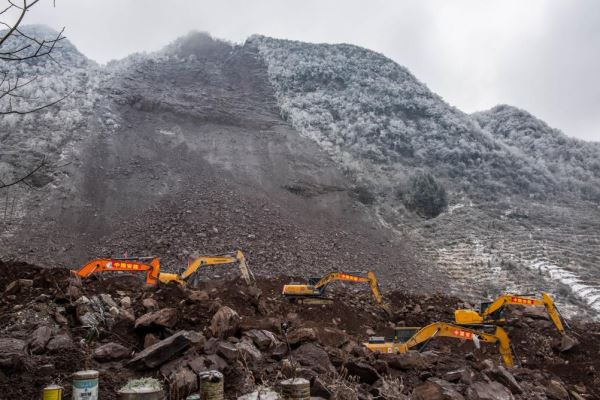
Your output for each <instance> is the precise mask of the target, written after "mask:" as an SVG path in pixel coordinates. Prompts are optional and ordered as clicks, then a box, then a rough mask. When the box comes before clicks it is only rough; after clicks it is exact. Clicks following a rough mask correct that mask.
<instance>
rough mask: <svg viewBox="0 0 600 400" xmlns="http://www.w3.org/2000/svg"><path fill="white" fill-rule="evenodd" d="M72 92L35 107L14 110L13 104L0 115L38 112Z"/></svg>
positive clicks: (53, 104)
mask: <svg viewBox="0 0 600 400" xmlns="http://www.w3.org/2000/svg"><path fill="white" fill-rule="evenodd" d="M71 93H72V92H71ZM71 93H67V94H66V95H64V96H63V97H61V98H60V99H58V100H55V101H53V102H52V103H47V104H44V105H43V106H40V107H35V108H30V109H28V110H12V106H11V107H10V109H9V110H8V111H0V115H10V114H16V115H25V114H31V113H34V112H38V111H41V110H43V109H45V108H48V107H52V106H55V105H57V104H58V103H60V102H61V101H63V100H64V99H66V98H67V97H69V96H70V95H71ZM0 189H1V187H0Z"/></svg>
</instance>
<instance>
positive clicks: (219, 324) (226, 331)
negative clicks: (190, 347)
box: [209, 306, 240, 339]
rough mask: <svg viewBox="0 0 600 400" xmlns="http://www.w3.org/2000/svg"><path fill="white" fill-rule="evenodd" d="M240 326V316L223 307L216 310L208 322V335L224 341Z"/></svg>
mask: <svg viewBox="0 0 600 400" xmlns="http://www.w3.org/2000/svg"><path fill="white" fill-rule="evenodd" d="M239 324H240V316H239V315H238V313H236V312H235V311H234V310H232V309H231V308H229V307H227V306H223V307H221V308H219V309H218V310H217V312H216V313H215V315H213V317H212V320H211V322H210V328H209V330H210V333H211V334H212V335H213V336H214V337H218V338H221V339H225V338H227V337H229V336H232V335H234V334H235V332H236V331H237V329H238V327H239Z"/></svg>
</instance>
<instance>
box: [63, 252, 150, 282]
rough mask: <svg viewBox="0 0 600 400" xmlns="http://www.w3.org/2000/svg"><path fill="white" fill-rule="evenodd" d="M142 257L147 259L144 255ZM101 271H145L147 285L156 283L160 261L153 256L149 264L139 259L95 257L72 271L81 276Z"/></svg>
mask: <svg viewBox="0 0 600 400" xmlns="http://www.w3.org/2000/svg"><path fill="white" fill-rule="evenodd" d="M144 259H148V258H147V257H145V258H144ZM102 271H127V272H140V271H147V273H146V283H147V284H149V285H155V284H157V283H158V277H159V275H160V261H159V259H158V258H156V257H154V258H152V259H151V261H150V263H149V264H145V263H143V262H141V261H139V259H135V258H131V259H118V258H96V259H94V260H92V261H90V262H88V263H87V264H85V265H84V266H83V267H81V268H80V269H79V270H77V271H74V273H75V274H76V275H79V276H80V277H82V278H87V277H88V276H90V275H92V274H94V273H96V272H102Z"/></svg>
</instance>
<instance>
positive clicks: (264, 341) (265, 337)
mask: <svg viewBox="0 0 600 400" xmlns="http://www.w3.org/2000/svg"><path fill="white" fill-rule="evenodd" d="M244 336H245V337H248V338H249V339H251V340H252V342H254V344H255V345H256V347H258V348H259V349H260V350H262V351H265V350H268V349H271V348H274V347H276V346H277V345H278V344H279V343H280V342H279V340H277V338H276V337H275V335H274V334H273V333H272V332H269V331H267V330H263V329H251V330H249V331H246V332H244Z"/></svg>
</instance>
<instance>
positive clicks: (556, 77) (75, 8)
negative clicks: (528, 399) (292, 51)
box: [28, 0, 600, 141]
mask: <svg viewBox="0 0 600 400" xmlns="http://www.w3.org/2000/svg"><path fill="white" fill-rule="evenodd" d="M43 2H45V3H46V4H44V5H41V6H36V8H35V10H33V11H32V12H31V15H30V16H29V20H28V22H29V23H44V24H46V25H49V26H50V27H53V28H60V27H63V26H65V27H66V28H67V30H66V34H67V36H68V37H69V39H70V40H71V41H72V42H73V43H74V44H75V45H76V46H77V47H78V48H79V50H81V51H82V52H83V53H84V54H85V55H87V56H88V57H89V58H92V59H94V60H96V61H98V62H101V63H105V62H106V61H108V60H110V59H115V58H122V57H124V56H126V55H128V54H130V53H133V52H136V51H153V50H157V49H159V48H161V47H162V46H164V45H166V44H168V43H169V42H171V41H173V40H174V39H175V38H177V37H179V36H181V35H183V34H185V33H187V32H189V31H190V30H200V31H207V32H209V33H211V34H212V35H213V36H216V37H219V38H224V39H228V40H231V41H234V42H243V41H244V40H245V39H246V38H247V37H248V36H249V35H251V34H253V33H260V34H264V35H268V36H273V37H277V38H288V39H296V40H303V41H309V42H328V43H339V42H346V43H352V44H356V45H360V46H364V47H367V48H369V49H372V50H376V51H378V52H381V53H383V54H385V55H386V56H388V57H390V58H392V59H393V60H395V61H396V62H398V63H399V64H402V65H404V66H406V67H408V68H409V69H410V70H411V71H412V72H413V74H415V75H416V76H417V78H419V79H420V80H421V81H423V82H425V83H426V84H427V86H428V87H429V88H430V89H432V90H433V91H435V92H436V93H438V94H439V95H441V96H442V97H444V99H446V100H447V101H448V102H449V103H450V104H452V105H454V106H456V107H458V108H460V109H461V110H463V111H466V112H473V111H478V110H484V109H488V108H490V107H493V106H494V105H496V104H500V103H505V104H511V105H515V106H517V107H521V108H524V109H526V110H528V111H529V112H531V113H533V114H534V115H536V116H537V117H539V118H541V119H543V120H545V121H546V122H548V123H549V124H550V125H551V126H553V127H556V128H559V129H562V130H563V131H564V132H565V133H566V134H568V135H570V136H576V137H579V138H583V139H587V140H595V141H600V1H598V0H485V1H484V0H414V1H413V0H402V1H400V0H396V1H377V0H369V1H356V0H340V1H325V0H319V1H313V0H299V1H291V0H286V1H283V0H265V1H260V0H252V1H249V0H239V1H226V0H221V1H217V0H215V1H199V0H194V1H191V0H162V1H158V0H56V8H52V7H51V1H49V0H43Z"/></svg>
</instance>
